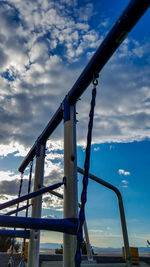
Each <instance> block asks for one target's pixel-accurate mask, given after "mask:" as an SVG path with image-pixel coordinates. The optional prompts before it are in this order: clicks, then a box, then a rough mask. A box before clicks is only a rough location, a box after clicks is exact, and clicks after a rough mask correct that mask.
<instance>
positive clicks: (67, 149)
mask: <svg viewBox="0 0 150 267" xmlns="http://www.w3.org/2000/svg"><path fill="white" fill-rule="evenodd" d="M66 112H68V114H67V116H66V114H65V113H66ZM75 115H76V114H75V107H74V106H70V107H69V104H68V110H67V108H66V110H65V107H64V175H65V177H66V185H65V186H64V213H63V217H64V218H77V216H78V193H77V191H78V190H77V153H76V116H75ZM66 117H67V118H66ZM63 248H64V252H63V267H75V263H74V258H75V252H76V236H73V235H69V234H64V235H63Z"/></svg>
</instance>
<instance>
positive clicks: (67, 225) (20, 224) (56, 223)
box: [0, 215, 78, 235]
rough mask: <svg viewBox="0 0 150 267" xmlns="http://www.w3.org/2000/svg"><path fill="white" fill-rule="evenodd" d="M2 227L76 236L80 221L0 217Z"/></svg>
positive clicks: (73, 219) (72, 219)
mask: <svg viewBox="0 0 150 267" xmlns="http://www.w3.org/2000/svg"><path fill="white" fill-rule="evenodd" d="M0 226H2V227H16V228H27V229H35V230H36V229H37V230H49V231H56V232H62V233H68V234H72V235H73V234H76V232H77V228H78V219H76V218H69V219H41V218H31V217H30V218H26V217H20V216H19V217H16V216H6V215H0Z"/></svg>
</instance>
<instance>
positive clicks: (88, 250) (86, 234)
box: [83, 220, 93, 261]
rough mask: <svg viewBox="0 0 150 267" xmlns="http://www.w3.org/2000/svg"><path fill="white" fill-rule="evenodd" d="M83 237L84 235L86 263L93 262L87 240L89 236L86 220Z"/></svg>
mask: <svg viewBox="0 0 150 267" xmlns="http://www.w3.org/2000/svg"><path fill="white" fill-rule="evenodd" d="M83 227H84V235H85V241H86V249H87V257H88V261H93V255H92V248H91V244H90V240H89V234H88V228H87V223H86V220H85V221H84V225H83Z"/></svg>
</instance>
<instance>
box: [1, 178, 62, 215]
mask: <svg viewBox="0 0 150 267" xmlns="http://www.w3.org/2000/svg"><path fill="white" fill-rule="evenodd" d="M63 184H64V182H62V183H57V184H54V185H50V186H47V187H44V188H42V189H39V190H37V191H35V192H32V193H30V194H27V195H25V196H22V197H19V198H16V199H13V200H10V201H7V202H5V203H2V204H0V210H2V209H5V208H8V207H10V206H13V205H15V204H17V203H20V202H23V201H25V200H27V199H31V198H34V197H37V196H39V195H42V194H44V193H47V192H50V191H51V190H54V189H56V188H59V187H60V186H62V185H63ZM1 216H2V215H1Z"/></svg>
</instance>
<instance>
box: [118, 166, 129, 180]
mask: <svg viewBox="0 0 150 267" xmlns="http://www.w3.org/2000/svg"><path fill="white" fill-rule="evenodd" d="M118 173H119V174H120V175H125V176H128V175H130V174H131V173H130V172H129V171H125V170H123V169H119V170H118ZM122 181H123V182H124V183H125V181H126V180H122Z"/></svg>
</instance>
